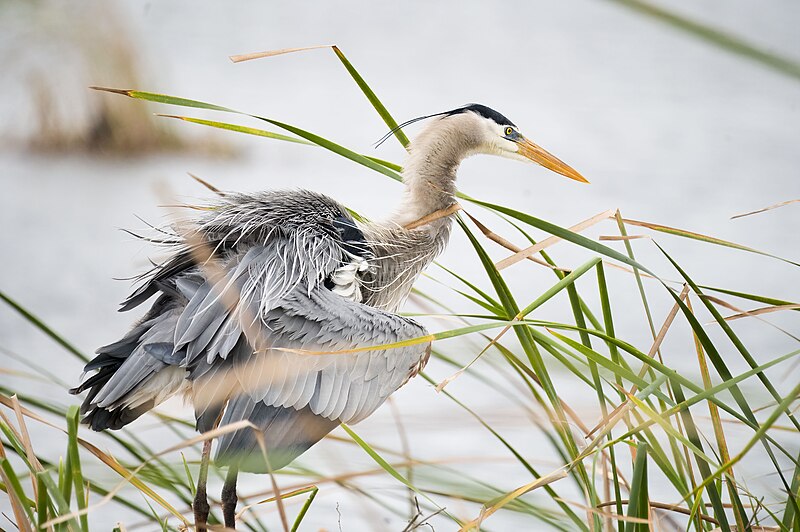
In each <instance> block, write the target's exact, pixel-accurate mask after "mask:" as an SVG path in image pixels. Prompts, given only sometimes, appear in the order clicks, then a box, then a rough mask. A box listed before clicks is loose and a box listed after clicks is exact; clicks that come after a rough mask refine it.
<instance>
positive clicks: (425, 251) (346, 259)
mask: <svg viewBox="0 0 800 532" xmlns="http://www.w3.org/2000/svg"><path fill="white" fill-rule="evenodd" d="M421 118H428V119H432V120H431V122H430V124H428V125H427V127H425V128H424V129H423V130H422V132H421V133H420V134H419V135H418V136H417V137H416V138H415V139H414V141H413V142H412V143H411V145H410V147H409V150H408V157H407V160H406V163H405V166H404V169H403V172H402V174H403V179H404V182H405V193H404V195H403V198H402V200H401V201H400V206H399V208H398V209H397V210H396V211H395V212H394V214H392V215H391V216H390V217H389V218H388V220H386V221H383V222H377V223H361V222H358V221H356V220H355V219H354V218H353V217H352V216H351V215H350V214H349V213H348V211H347V209H345V208H344V207H343V206H342V205H341V204H339V203H337V202H336V201H334V200H332V199H330V198H328V197H326V196H323V195H321V194H317V193H314V192H309V191H282V192H275V191H272V192H263V193H258V194H228V195H223V196H221V197H220V199H219V200H218V201H216V202H215V203H213V204H212V205H210V206H209V208H208V210H207V212H206V213H205V214H203V215H201V216H199V217H198V219H197V220H196V221H195V222H194V224H193V226H192V227H191V228H188V229H187V228H184V229H182V230H180V231H177V232H176V234H175V236H174V238H171V239H170V238H167V239H166V240H167V243H169V244H172V245H174V246H175V248H174V250H173V251H174V254H173V255H172V257H171V258H170V259H169V260H167V261H166V262H164V263H163V264H161V265H159V266H157V267H155V268H154V269H153V270H152V271H151V272H148V273H147V274H145V276H144V279H143V282H142V284H141V285H140V286H139V288H138V289H137V290H136V291H135V292H134V293H133V294H132V295H131V296H130V297H129V298H128V299H127V300H126V301H125V302H124V303H123V304H122V308H121V310H128V309H131V308H134V307H136V306H138V305H140V304H141V303H144V302H145V301H147V300H148V299H149V298H150V297H152V296H155V295H158V298H157V299H156V301H155V303H154V304H153V306H152V307H151V308H150V310H149V311H148V312H147V314H146V315H145V316H144V317H143V318H142V319H141V320H140V321H139V322H138V323H137V324H136V325H135V326H134V327H133V328H132V329H131V331H130V332H129V333H128V334H127V335H125V336H124V337H123V338H122V339H121V340H119V341H117V342H115V343H113V344H110V345H107V346H105V347H102V348H100V349H99V350H98V351H97V353H98V356H97V357H96V358H95V359H94V360H92V361H91V362H89V363H88V364H87V365H86V367H85V371H87V372H88V371H92V370H97V372H96V373H95V374H93V375H92V376H90V377H89V378H88V379H86V380H85V381H84V382H83V383H81V384H80V385H79V386H78V387H76V388H75V389H73V390H72V393H75V394H77V393H81V392H83V391H85V390H89V393H88V394H87V396H86V399H85V400H84V402H83V406H82V412H83V413H84V414H85V417H84V418H83V422H84V423H86V424H87V425H89V426H90V427H91V428H92V429H94V430H103V429H119V428H121V427H123V426H125V425H127V424H128V423H130V422H131V421H133V420H134V419H136V418H138V417H139V416H141V415H142V414H144V413H145V412H147V411H148V410H150V409H152V408H153V407H154V406H156V405H158V404H159V403H161V402H162V401H164V400H165V399H167V398H168V397H170V396H173V395H175V394H179V393H183V394H186V395H187V396H188V397H189V398H191V400H192V402H193V405H194V409H195V417H196V420H197V430H198V431H201V432H206V431H209V430H211V429H212V428H214V427H215V426H216V425H217V423H219V425H220V426H221V427H223V426H225V425H228V424H231V423H236V422H240V421H243V420H244V421H249V422H250V423H252V425H253V426H255V427H257V429H258V433H257V432H256V430H254V429H252V428H242V429H239V430H236V431H233V432H228V433H225V434H223V435H222V436H221V437H220V438H219V442H218V448H217V451H216V455H215V462H216V464H217V465H219V466H227V467H228V468H229V469H228V474H227V477H226V480H225V484H224V488H223V491H222V509H223V515H224V520H225V525H226V526H227V527H231V528H233V527H234V525H235V509H236V503H237V497H236V479H237V475H238V472H239V471H240V470H243V471H251V472H267V471H273V470H277V469H280V468H282V467H284V466H285V465H287V464H289V463H290V462H291V461H292V460H294V459H295V458H297V457H298V456H299V455H300V454H302V453H303V452H305V451H306V450H307V449H308V448H309V447H311V446H312V445H314V444H315V443H316V442H318V441H319V440H320V439H322V438H323V437H324V436H325V435H326V434H327V433H328V432H330V431H331V430H333V429H334V428H335V427H336V426H338V425H339V424H340V423H356V422H358V421H360V420H362V419H364V418H366V417H367V416H369V415H370V414H371V413H372V412H374V411H375V409H377V408H378V407H379V406H380V405H381V404H382V403H383V402H384V401H385V400H386V398H387V397H389V395H391V394H392V393H393V392H394V391H395V390H397V389H398V388H400V387H401V386H402V385H403V384H405V383H406V382H407V381H408V380H409V379H410V378H411V377H413V376H414V375H416V374H417V373H418V372H419V371H420V370H421V369H422V368H423V367H424V366H425V364H426V362H427V361H428V356H429V354H430V343H417V344H410V345H409V344H406V345H402V346H397V347H393V348H380V347H379V348H378V349H372V350H363V349H362V350H358V348H368V347H375V346H384V345H387V344H392V343H397V342H402V341H405V340H409V339H414V338H418V337H423V336H425V335H426V334H427V333H426V331H425V329H424V328H423V327H422V326H421V325H419V324H418V323H416V322H415V321H413V320H411V319H408V318H405V317H403V316H400V315H398V314H397V313H396V312H397V309H398V308H399V307H400V305H401V304H402V303H403V302H404V301H405V299H406V298H407V296H408V294H409V292H410V291H411V286H412V284H413V283H414V281H415V280H416V279H417V277H418V276H419V274H420V273H421V272H422V271H423V270H424V269H425V268H426V267H427V266H428V265H429V264H430V263H431V262H432V261H433V259H434V258H435V257H436V256H437V255H438V254H439V253H440V252H441V251H442V250H443V249H444V248H445V246H446V244H447V241H448V239H449V236H450V229H451V224H452V217H451V216H450V215H444V216H431V215H432V214H433V213H439V212H442V213H445V214H447V213H448V209H449V208H450V207H452V206H453V205H454V204H455V192H456V185H455V181H456V171H457V169H458V167H459V164H460V163H461V161H462V160H463V159H464V158H466V157H468V156H470V155H473V154H478V153H486V154H493V155H500V156H503V157H509V158H512V159H521V160H531V161H534V162H536V163H539V164H540V165H542V166H544V167H546V168H549V169H550V170H553V171H555V172H557V173H559V174H562V175H564V176H566V177H569V178H572V179H575V180H577V181H582V182H586V180H585V179H584V178H583V177H582V176H581V175H580V174H579V173H578V172H576V171H575V170H573V169H572V168H570V167H569V166H567V165H566V164H564V163H563V162H561V161H560V160H559V159H557V158H556V157H554V156H553V155H551V154H549V153H548V152H547V151H545V150H544V149H542V148H540V147H539V146H537V145H536V144H534V143H533V142H531V141H530V140H528V139H527V138H525V137H524V136H523V135H522V134H520V133H519V131H518V130H517V127H516V126H515V125H514V123H512V122H511V121H510V120H509V119H507V118H506V117H504V116H503V115H501V114H500V113H498V112H497V111H494V110H492V109H490V108H488V107H486V106H483V105H478V104H472V105H467V106H464V107H459V108H457V109H454V110H452V111H447V112H444V113H438V114H435V115H429V116H426V117H421ZM416 120H418V119H415V120H410V121H409V122H407V123H406V124H408V123H411V122H414V121H416ZM403 125H405V124H403ZM451 214H452V212H451ZM326 353H327V354H326ZM210 445H211V444H210V440H209V441H207V442H206V443H205V445H204V448H203V459H202V462H201V473H200V478H199V479H198V488H197V497H196V499H195V501H194V504H193V509H194V512H195V522H196V526H197V528H198V529H199V530H204V529H205V527H206V525H205V523H206V519H207V517H208V512H209V507H208V502H207V495H206V486H205V484H206V474H207V468H208V460H209V455H210ZM262 445H263V448H262ZM264 450H266V452H264Z"/></svg>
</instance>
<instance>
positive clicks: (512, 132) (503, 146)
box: [442, 103, 589, 183]
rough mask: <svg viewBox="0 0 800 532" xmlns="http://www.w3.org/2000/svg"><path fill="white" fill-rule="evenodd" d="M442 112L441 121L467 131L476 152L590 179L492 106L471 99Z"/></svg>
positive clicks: (578, 179)
mask: <svg viewBox="0 0 800 532" xmlns="http://www.w3.org/2000/svg"><path fill="white" fill-rule="evenodd" d="M442 115H443V116H442V122H447V121H451V120H452V121H454V122H455V121H458V122H459V126H460V129H462V130H467V131H469V133H470V136H471V137H472V141H473V144H474V146H473V150H474V151H475V153H487V154H491V155H499V156H501V157H506V158H509V159H516V160H520V161H533V162H535V163H537V164H539V165H541V166H544V167H545V168H547V169H548V170H552V171H553V172H556V173H558V174H561V175H563V176H565V177H568V178H570V179H574V180H575V181H580V182H581V183H588V182H589V181H587V180H586V178H584V177H583V176H582V175H581V174H579V173H578V172H577V171H576V170H574V169H573V168H572V167H570V166H569V165H568V164H566V163H564V162H563V161H561V160H560V159H559V158H558V157H556V156H555V155H553V154H551V153H549V152H548V151H547V150H545V149H544V148H542V147H541V146H539V145H537V144H535V143H533V142H532V141H531V140H530V139H528V138H527V137H525V136H524V135H522V133H520V132H519V129H517V126H516V125H515V124H514V123H513V122H512V121H511V120H509V119H508V118H506V117H505V116H503V115H502V114H500V113H498V112H497V111H495V110H494V109H491V108H489V107H486V106H485V105H480V104H476V103H474V104H469V105H465V106H464V107H459V108H458V109H453V110H452V111H448V112H446V113H442Z"/></svg>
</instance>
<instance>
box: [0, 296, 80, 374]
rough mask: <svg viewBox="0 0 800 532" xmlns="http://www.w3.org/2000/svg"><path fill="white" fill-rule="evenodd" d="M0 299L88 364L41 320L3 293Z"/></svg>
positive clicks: (73, 347)
mask: <svg viewBox="0 0 800 532" xmlns="http://www.w3.org/2000/svg"><path fill="white" fill-rule="evenodd" d="M0 299H2V300H3V301H5V302H6V303H7V304H8V305H9V306H10V307H11V308H13V309H14V310H16V311H17V312H18V313H19V314H21V315H22V317H23V318H25V319H26V320H27V321H29V322H30V323H31V324H33V325H34V326H35V327H36V328H37V329H39V330H40V331H42V332H43V333H45V334H46V335H47V336H49V337H50V338H52V339H53V340H55V342H56V343H57V344H59V345H60V346H61V347H63V348H64V349H66V350H67V351H69V352H70V353H72V354H73V355H75V356H76V357H78V358H79V359H81V360H82V361H83V362H89V357H87V356H86V355H84V354H83V353H81V352H80V351H79V350H78V348H76V347H75V346H73V345H72V344H71V343H69V342H67V341H66V340H65V339H64V338H63V337H62V336H61V335H60V334H58V333H56V332H55V331H54V330H53V329H51V328H50V327H48V326H47V325H46V324H45V323H44V322H43V321H42V320H40V319H39V318H37V317H36V316H35V315H34V314H33V313H31V312H30V311H28V310H27V309H25V308H24V307H23V306H22V305H20V304H19V303H17V302H16V301H14V300H13V299H11V298H10V297H8V296H7V295H6V294H5V293H3V292H0Z"/></svg>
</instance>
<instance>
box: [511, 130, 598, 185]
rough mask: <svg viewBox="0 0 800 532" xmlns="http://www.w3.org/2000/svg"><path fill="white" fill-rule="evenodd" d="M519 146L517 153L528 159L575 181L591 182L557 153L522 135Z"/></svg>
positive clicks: (518, 142)
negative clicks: (557, 155)
mask: <svg viewBox="0 0 800 532" xmlns="http://www.w3.org/2000/svg"><path fill="white" fill-rule="evenodd" d="M517 146H519V148H518V149H517V153H519V154H520V155H522V156H523V157H525V158H526V159H530V160H531V161H533V162H535V163H536V164H540V165H542V166H544V167H545V168H547V169H548V170H552V171H553V172H555V173H557V174H561V175H563V176H564V177H568V178H570V179H574V180H575V181H580V182H581V183H588V182H589V181H588V180H587V179H586V178H585V177H583V176H582V175H581V174H579V173H578V172H577V171H576V170H575V169H573V168H572V167H570V166H569V165H568V164H566V163H565V162H564V161H562V160H561V159H559V158H558V157H556V156H555V155H553V154H551V153H550V152H548V151H547V150H545V149H544V148H542V147H540V146H537V145H536V144H534V143H533V142H531V141H529V140H528V139H526V138H524V137H522V138H521V139H519V140H518V141H517Z"/></svg>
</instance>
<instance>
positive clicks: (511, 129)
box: [506, 127, 514, 137]
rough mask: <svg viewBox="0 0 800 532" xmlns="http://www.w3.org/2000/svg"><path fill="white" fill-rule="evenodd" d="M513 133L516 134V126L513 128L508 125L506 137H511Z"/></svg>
mask: <svg viewBox="0 0 800 532" xmlns="http://www.w3.org/2000/svg"><path fill="white" fill-rule="evenodd" d="M513 134H514V128H512V127H507V128H506V137H510V136H511V135H513Z"/></svg>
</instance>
